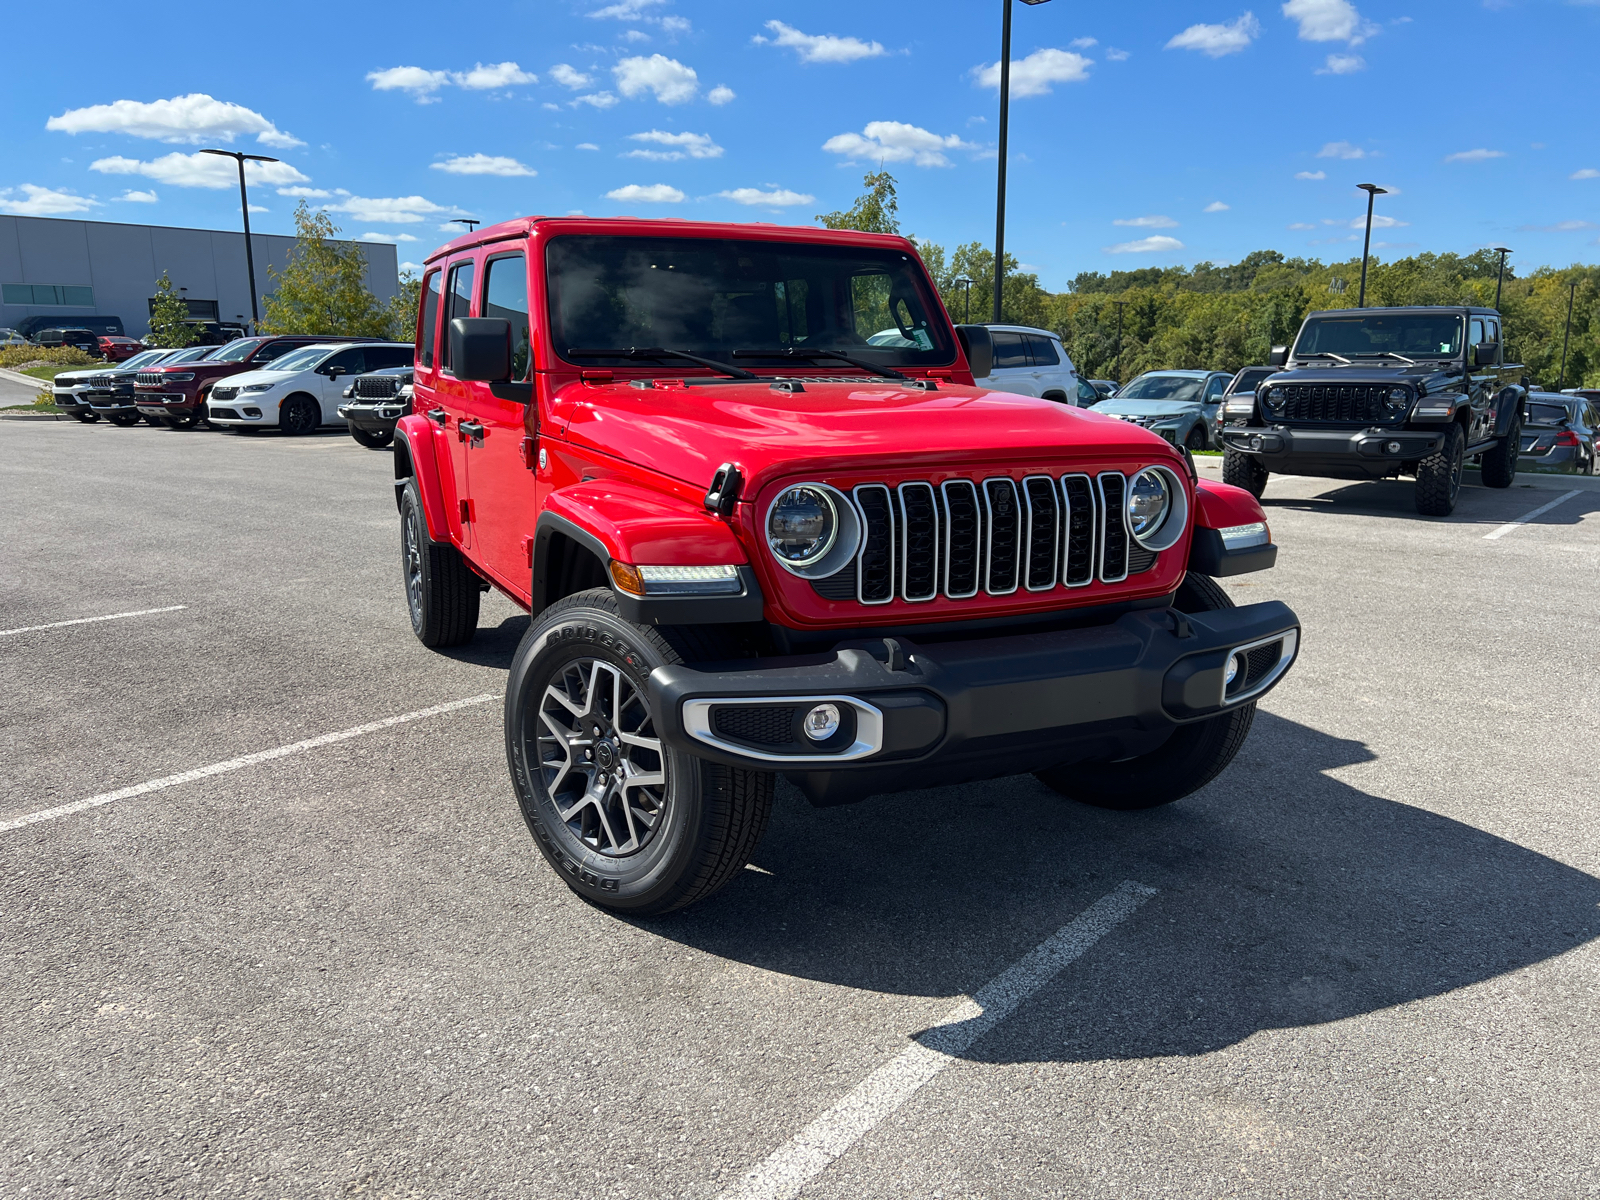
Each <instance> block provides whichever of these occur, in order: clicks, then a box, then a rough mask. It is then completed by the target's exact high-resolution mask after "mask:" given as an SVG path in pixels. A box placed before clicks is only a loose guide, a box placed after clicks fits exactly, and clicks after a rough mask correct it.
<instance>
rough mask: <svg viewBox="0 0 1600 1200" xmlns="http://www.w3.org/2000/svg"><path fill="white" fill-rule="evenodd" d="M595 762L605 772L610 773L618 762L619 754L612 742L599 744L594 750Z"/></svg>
mask: <svg viewBox="0 0 1600 1200" xmlns="http://www.w3.org/2000/svg"><path fill="white" fill-rule="evenodd" d="M594 761H595V763H596V764H597V765H598V766H599V767H600V769H601V770H603V771H609V770H610V769H611V768H612V767H613V766H614V765H615V764H616V761H617V752H616V751H615V750H614V749H613V748H612V746H611V743H610V742H597V743H596V744H595V748H594Z"/></svg>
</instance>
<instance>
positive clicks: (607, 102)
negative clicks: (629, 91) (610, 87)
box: [572, 92, 619, 108]
mask: <svg viewBox="0 0 1600 1200" xmlns="http://www.w3.org/2000/svg"><path fill="white" fill-rule="evenodd" d="M618 103H619V101H618V100H617V98H616V97H615V96H613V95H612V94H611V93H610V92H590V93H589V94H588V95H587V96H579V97H578V98H577V99H576V100H574V101H573V102H572V106H573V107H574V108H576V107H577V106H578V105H580V104H587V105H589V107H591V108H615V107H616V106H617V104H618Z"/></svg>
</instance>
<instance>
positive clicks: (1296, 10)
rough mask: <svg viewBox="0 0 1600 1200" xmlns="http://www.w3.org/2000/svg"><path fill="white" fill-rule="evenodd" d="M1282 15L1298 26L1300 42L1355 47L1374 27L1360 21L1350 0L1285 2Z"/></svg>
mask: <svg viewBox="0 0 1600 1200" xmlns="http://www.w3.org/2000/svg"><path fill="white" fill-rule="evenodd" d="M1283 15H1284V16H1286V17H1288V18H1289V20H1291V21H1297V22H1299V24H1300V40H1301V41H1303V42H1348V43H1349V44H1350V45H1352V46H1359V45H1360V44H1361V43H1362V42H1364V41H1366V40H1367V39H1368V38H1369V37H1371V36H1372V35H1373V34H1375V33H1377V32H1378V27H1377V26H1376V25H1374V24H1373V23H1372V22H1371V21H1364V20H1362V18H1361V14H1360V13H1358V12H1357V11H1356V6H1355V5H1353V4H1351V3H1350V0H1289V2H1288V3H1287V4H1285V5H1284V6H1283Z"/></svg>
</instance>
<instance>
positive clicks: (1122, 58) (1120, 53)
mask: <svg viewBox="0 0 1600 1200" xmlns="http://www.w3.org/2000/svg"><path fill="white" fill-rule="evenodd" d="M1106 61H1107V62H1127V61H1128V52H1127V51H1126V50H1118V49H1116V48H1115V47H1114V46H1107V47H1106Z"/></svg>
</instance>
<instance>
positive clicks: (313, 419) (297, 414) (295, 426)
mask: <svg viewBox="0 0 1600 1200" xmlns="http://www.w3.org/2000/svg"><path fill="white" fill-rule="evenodd" d="M321 424H322V409H321V408H319V407H318V406H317V402H316V401H315V400H313V399H312V398H311V397H310V396H290V397H289V398H288V399H287V400H285V401H284V402H283V406H282V407H281V408H279V409H278V428H280V429H282V430H283V432H284V433H285V434H287V435H288V436H290V437H302V436H304V435H305V434H308V433H315V432H316V431H317V427H318V426H319V425H321Z"/></svg>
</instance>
